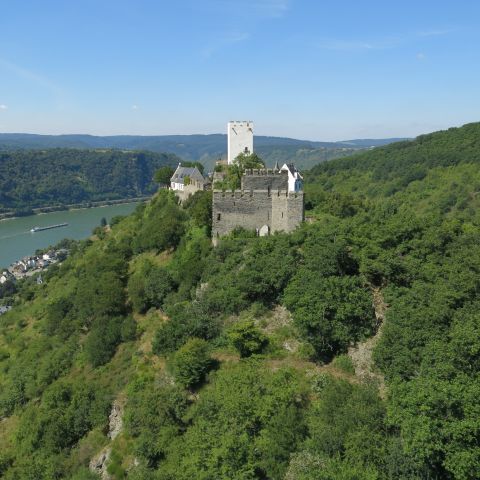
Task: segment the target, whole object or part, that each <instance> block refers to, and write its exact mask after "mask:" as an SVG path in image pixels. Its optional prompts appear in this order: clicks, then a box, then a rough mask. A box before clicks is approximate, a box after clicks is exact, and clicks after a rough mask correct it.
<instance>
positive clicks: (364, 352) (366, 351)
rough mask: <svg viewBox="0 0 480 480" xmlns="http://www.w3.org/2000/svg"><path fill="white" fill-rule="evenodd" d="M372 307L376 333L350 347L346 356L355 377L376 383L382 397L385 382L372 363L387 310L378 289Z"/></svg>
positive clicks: (375, 291)
mask: <svg viewBox="0 0 480 480" xmlns="http://www.w3.org/2000/svg"><path fill="white" fill-rule="evenodd" d="M373 306H374V308H375V317H376V320H377V332H376V334H375V335H374V336H373V337H370V338H369V339H367V340H366V341H365V342H359V343H358V344H357V345H355V346H352V347H350V348H349V349H348V356H349V357H350V358H351V360H352V363H353V366H354V368H355V375H356V376H357V377H359V378H360V379H361V380H364V381H372V380H373V381H376V382H377V383H378V388H379V393H380V395H381V396H382V397H383V396H384V395H385V380H384V378H383V375H381V373H380V372H378V371H377V370H375V368H374V362H373V350H374V348H375V346H376V345H377V343H378V341H379V340H380V338H381V336H382V331H383V325H384V324H385V313H386V310H387V305H386V304H385V301H384V299H383V295H382V292H381V291H380V289H378V288H376V289H374V290H373Z"/></svg>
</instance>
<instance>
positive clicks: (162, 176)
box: [153, 165, 175, 185]
mask: <svg viewBox="0 0 480 480" xmlns="http://www.w3.org/2000/svg"><path fill="white" fill-rule="evenodd" d="M174 171H175V170H174V169H173V168H172V167H169V166H168V165H166V166H164V167H161V168H159V169H158V170H157V171H156V172H155V175H154V176H153V179H154V180H155V182H157V183H159V184H160V185H170V179H171V178H172V175H173V173H174Z"/></svg>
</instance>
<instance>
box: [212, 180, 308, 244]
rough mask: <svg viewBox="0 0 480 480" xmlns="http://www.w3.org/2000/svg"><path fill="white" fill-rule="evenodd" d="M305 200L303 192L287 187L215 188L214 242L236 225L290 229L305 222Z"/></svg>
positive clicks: (273, 229) (249, 228)
mask: <svg viewBox="0 0 480 480" xmlns="http://www.w3.org/2000/svg"><path fill="white" fill-rule="evenodd" d="M303 201H304V200H303V192H296V193H291V192H290V193H289V192H288V191H287V190H276V191H274V190H272V189H271V190H268V189H267V190H253V191H250V190H249V191H245V190H242V191H235V192H232V191H227V192H222V191H213V211H212V236H213V241H214V243H216V239H217V238H219V237H221V236H223V235H227V234H228V233H230V232H231V231H232V230H234V229H235V228H237V227H242V228H245V229H247V230H254V231H257V232H258V233H259V234H264V233H274V232H278V231H284V232H291V231H292V230H294V229H295V228H296V227H298V225H300V223H301V222H302V221H303ZM267 230H268V231H267Z"/></svg>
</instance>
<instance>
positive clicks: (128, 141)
mask: <svg viewBox="0 0 480 480" xmlns="http://www.w3.org/2000/svg"><path fill="white" fill-rule="evenodd" d="M398 140H402V139H396V138H393V139H380V140H373V139H369V140H348V141H344V142H313V141H308V140H296V139H293V138H285V137H267V136H256V137H255V142H254V146H255V150H256V151H257V152H258V153H259V155H261V156H262V158H263V159H264V160H265V161H266V163H267V165H268V166H273V165H274V164H275V162H276V161H278V162H279V163H280V162H286V161H293V162H295V163H296V164H297V166H298V167H299V168H303V169H306V168H311V167H312V166H314V165H316V164H317V163H319V162H323V161H325V160H330V159H332V158H338V157H344V156H347V155H351V154H353V153H356V152H357V151H359V150H363V149H366V148H372V147H377V146H383V145H386V144H388V143H392V142H394V141H398ZM44 148H81V149H84V148H88V149H92V148H94V149H97V148H114V149H120V150H149V151H152V152H169V153H173V154H175V155H178V156H179V157H181V158H182V159H184V160H188V161H200V162H202V163H203V164H204V165H205V166H206V167H207V170H211V169H212V168H213V165H214V164H215V161H216V160H218V159H219V158H222V157H225V156H226V153H227V136H226V135H224V134H212V135H158V136H136V135H115V136H105V137H99V136H94V135H34V134H28V133H0V150H12V149H13V150H16V149H44Z"/></svg>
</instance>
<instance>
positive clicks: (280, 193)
mask: <svg viewBox="0 0 480 480" xmlns="http://www.w3.org/2000/svg"><path fill="white" fill-rule="evenodd" d="M213 195H214V197H232V198H244V197H255V196H261V197H264V196H267V197H271V196H276V197H287V198H300V197H302V196H303V192H289V191H288V190H281V189H277V190H268V189H267V190H213Z"/></svg>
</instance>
